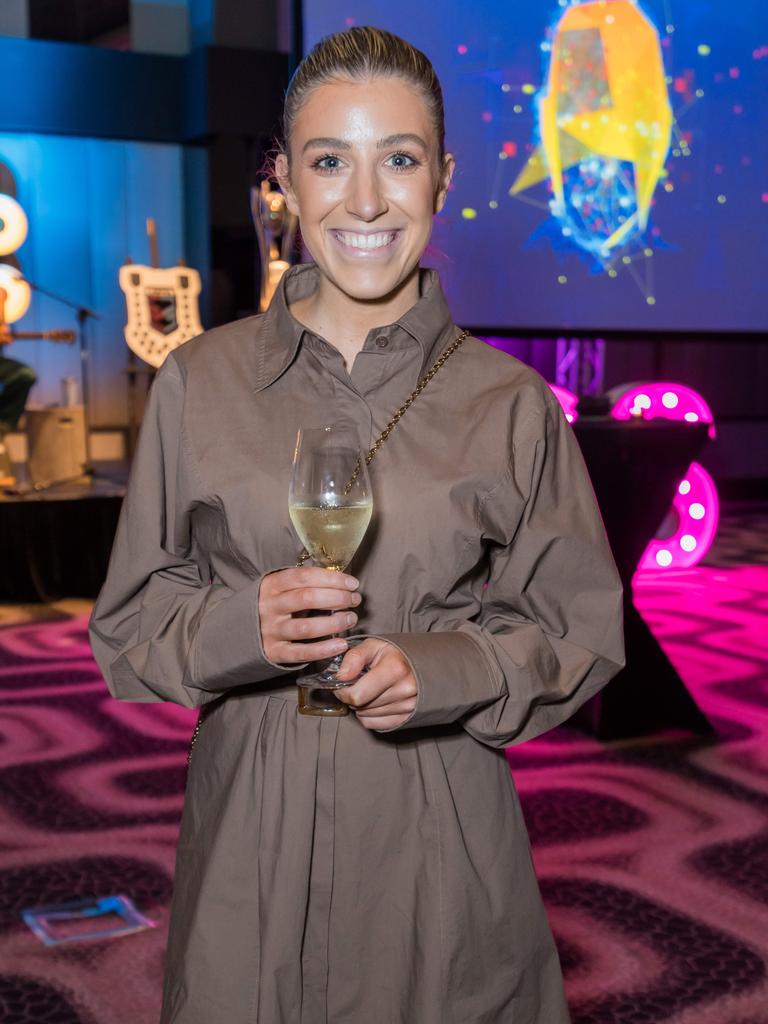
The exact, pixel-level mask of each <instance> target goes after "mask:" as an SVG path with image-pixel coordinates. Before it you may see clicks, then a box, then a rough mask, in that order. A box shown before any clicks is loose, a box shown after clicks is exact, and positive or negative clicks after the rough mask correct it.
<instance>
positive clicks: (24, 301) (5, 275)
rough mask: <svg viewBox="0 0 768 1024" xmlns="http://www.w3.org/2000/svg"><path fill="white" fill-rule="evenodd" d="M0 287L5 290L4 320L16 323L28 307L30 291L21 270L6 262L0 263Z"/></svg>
mask: <svg viewBox="0 0 768 1024" xmlns="http://www.w3.org/2000/svg"><path fill="white" fill-rule="evenodd" d="M0 288H2V290H3V291H4V292H5V308H4V320H5V322H6V323H7V324H13V323H16V321H17V320H21V318H22V317H23V316H24V314H25V313H26V312H27V310H28V309H29V304H30V302H31V300H32V291H31V289H30V287H29V285H28V284H27V282H26V281H25V280H24V278H23V277H22V274H21V271H20V270H17V269H16V267H11V266H10V265H9V264H7V263H0Z"/></svg>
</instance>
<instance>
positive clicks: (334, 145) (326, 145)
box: [301, 136, 352, 153]
mask: <svg viewBox="0 0 768 1024" xmlns="http://www.w3.org/2000/svg"><path fill="white" fill-rule="evenodd" d="M313 148H320V149H352V147H351V146H350V144H349V143H348V142H345V141H344V139H334V138H331V137H330V136H323V137H321V138H317V139H308V140H307V142H305V143H304V145H303V146H302V149H301V152H302V153H306V151H307V150H308V149H313Z"/></svg>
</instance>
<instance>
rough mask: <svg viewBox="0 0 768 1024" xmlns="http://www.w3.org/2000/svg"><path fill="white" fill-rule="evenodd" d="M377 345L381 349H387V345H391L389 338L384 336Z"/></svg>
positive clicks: (381, 336) (378, 340) (382, 335)
mask: <svg viewBox="0 0 768 1024" xmlns="http://www.w3.org/2000/svg"><path fill="white" fill-rule="evenodd" d="M376 344H377V345H378V346H379V348H386V347H387V345H388V344H389V338H387V337H386V336H385V335H384V334H380V335H379V336H378V338H377V339H376Z"/></svg>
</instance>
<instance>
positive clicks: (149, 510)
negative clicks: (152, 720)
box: [89, 356, 292, 707]
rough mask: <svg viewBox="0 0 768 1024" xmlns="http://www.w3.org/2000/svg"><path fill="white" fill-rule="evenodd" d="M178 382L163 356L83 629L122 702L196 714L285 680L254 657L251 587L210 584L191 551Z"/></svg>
mask: <svg viewBox="0 0 768 1024" xmlns="http://www.w3.org/2000/svg"><path fill="white" fill-rule="evenodd" d="M183 412H184V381H183V379H182V376H181V371H180V369H179V367H178V365H177V363H176V361H175V360H174V358H173V356H170V357H169V358H168V359H167V360H166V362H165V363H164V365H163V367H162V369H161V370H160V371H159V373H158V374H157V377H156V378H155V381H154V383H153V385H152V390H151V393H150V397H149V401H148V404H147V410H146V413H145V416H144V422H143V424H142V429H141V436H140V439H139V444H138V448H137V452H136V455H135V457H134V462H133V466H132V469H131V478H130V482H129V486H128V493H127V495H126V498H125V501H124V502H123V508H122V511H121V515H120V522H119V525H118V529H117V534H116V537H115V542H114V546H113V549H112V556H111V558H110V563H109V570H108V572H107V578H106V582H105V583H104V586H103V588H102V590H101V593H100V595H99V597H98V600H97V601H96V605H95V607H94V610H93V614H92V616H91V621H90V628H89V632H90V639H91V646H92V649H93V653H94V656H95V658H96V660H97V662H98V664H99V667H100V668H101V670H102V673H103V674H104V677H105V679H106V682H107V685H108V687H109V690H110V692H111V694H112V695H113V696H114V697H117V698H119V699H122V700H136V701H162V700H168V701H173V702H175V703H178V704H183V705H185V706H187V707H195V706H198V705H201V704H205V703H207V702H208V701H210V700H213V699H214V698H215V697H217V696H218V695H219V694H220V693H221V692H222V691H224V690H228V689H230V688H231V687H234V686H238V685H242V684H245V683H257V682H262V681H264V680H266V679H270V678H274V677H276V676H281V675H284V674H286V673H288V672H290V671H292V669H288V668H285V667H283V666H280V665H277V664H275V663H273V662H271V661H270V660H269V659H268V658H267V657H266V655H265V654H264V651H263V650H262V647H261V631H260V626H259V612H258V607H259V601H258V597H259V587H260V585H261V580H262V578H263V577H261V576H258V577H256V578H253V579H251V580H248V581H247V582H246V583H245V585H244V586H243V588H242V589H237V590H232V589H230V588H229V587H227V586H225V585H223V584H222V583H218V582H211V578H210V577H211V571H210V569H209V567H208V565H207V562H206V559H205V557H204V556H202V555H199V554H198V555H197V558H196V557H195V555H196V554H197V553H196V551H195V547H194V544H193V537H192V527H191V518H190V509H191V505H192V501H193V496H192V495H191V493H190V492H191V488H192V486H193V485H192V484H191V482H190V481H193V480H194V479H195V468H194V463H193V456H192V454H191V452H190V451H189V449H188V446H187V445H186V443H185V437H184V430H183Z"/></svg>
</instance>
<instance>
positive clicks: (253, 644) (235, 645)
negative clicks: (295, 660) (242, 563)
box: [190, 566, 307, 691]
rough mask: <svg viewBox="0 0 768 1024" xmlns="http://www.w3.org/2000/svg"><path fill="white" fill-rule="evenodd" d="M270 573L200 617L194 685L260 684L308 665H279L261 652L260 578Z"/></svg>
mask: <svg viewBox="0 0 768 1024" xmlns="http://www.w3.org/2000/svg"><path fill="white" fill-rule="evenodd" d="M284 568H292V567H289V566H284ZM271 572H279V569H273V570H271ZM269 575H270V573H264V575H263V576H259V577H258V578H257V579H255V580H253V581H252V582H251V583H249V584H247V585H246V586H245V587H243V589H242V590H238V591H235V592H234V593H233V594H231V595H230V596H229V597H227V598H225V599H224V600H223V601H219V603H218V604H217V605H216V606H215V607H214V608H211V609H210V610H209V611H208V612H206V614H205V615H204V616H203V618H202V619H201V621H200V625H199V627H198V630H197V635H196V637H195V652H194V657H193V659H192V673H191V680H190V683H191V685H192V686H193V687H196V688H197V689H201V690H217V691H218V690H226V689H229V688H230V687H232V686H241V685H243V684H245V683H262V682H265V681H266V680H268V679H275V678H277V677H280V676H285V675H290V674H292V673H295V672H296V671H297V670H298V669H301V668H303V667H304V666H305V665H306V664H307V663H306V662H305V663H304V665H299V664H296V665H280V664H278V663H277V662H274V661H270V659H269V658H268V657H267V656H266V654H265V653H264V648H263V646H262V640H261V621H260V617H259V590H260V588H261V583H262V580H263V579H264V577H265V576H269Z"/></svg>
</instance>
